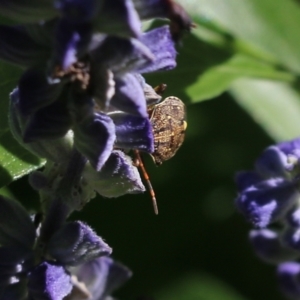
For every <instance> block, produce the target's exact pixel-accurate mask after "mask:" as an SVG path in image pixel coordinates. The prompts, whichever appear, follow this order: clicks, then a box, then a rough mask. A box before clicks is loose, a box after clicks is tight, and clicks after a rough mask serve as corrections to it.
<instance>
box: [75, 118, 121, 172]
mask: <svg viewBox="0 0 300 300" xmlns="http://www.w3.org/2000/svg"><path fill="white" fill-rule="evenodd" d="M74 134H75V136H74V143H75V146H76V147H77V149H78V150H79V151H80V152H81V153H82V154H84V155H85V156H86V157H87V158H88V159H89V161H90V163H91V165H92V166H93V167H94V168H95V169H96V170H97V171H99V170H100V169H101V168H102V166H103V165H104V163H105V162H106V160H107V159H108V157H109V156H110V154H111V151H112V150H113V146H114V142H115V138H116V136H115V126H114V123H113V121H112V120H111V118H110V117H108V116H107V115H105V114H102V113H98V114H95V115H94V116H93V117H90V118H86V119H85V120H84V121H83V122H81V123H79V124H76V126H74Z"/></svg>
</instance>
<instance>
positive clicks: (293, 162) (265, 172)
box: [235, 138, 300, 299]
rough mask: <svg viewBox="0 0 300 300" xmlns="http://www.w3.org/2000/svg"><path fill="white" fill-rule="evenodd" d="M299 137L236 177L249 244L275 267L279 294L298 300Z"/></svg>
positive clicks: (273, 149)
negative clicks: (248, 228) (250, 225)
mask: <svg viewBox="0 0 300 300" xmlns="http://www.w3.org/2000/svg"><path fill="white" fill-rule="evenodd" d="M299 159H300V138H298V139H295V140H291V141H288V142H282V143H279V144H277V145H275V146H270V147H268V148H267V149H266V150H265V151H264V152H263V153H262V155H261V156H260V157H259V158H258V159H257V160H256V163H255V170H254V171H243V172H240V173H238V174H237V176H236V183H237V186H238V190H239V195H238V197H237V198H236V201H235V202H236V205H237V207H238V209H239V211H240V212H242V213H243V214H244V216H245V217H246V219H247V220H249V221H251V222H252V223H253V225H254V226H256V227H259V228H262V229H259V230H252V231H251V233H250V242H251V244H252V245H253V247H254V250H255V252H256V254H257V255H258V256H259V257H260V258H261V259H263V260H264V261H265V262H267V263H271V264H278V269H277V276H278V279H279V285H280V288H281V290H282V292H283V293H284V294H285V295H286V296H287V297H288V298H290V299H300V280H299V279H300V265H299V263H298V262H294V261H293V260H298V259H299V256H300V238H299V237H300V206H299V204H300V202H299V199H300V194H299V178H300V168H299V167H300V160H299ZM266 227H269V228H266Z"/></svg>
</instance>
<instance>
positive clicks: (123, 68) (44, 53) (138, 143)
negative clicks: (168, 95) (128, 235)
mask: <svg viewBox="0 0 300 300" xmlns="http://www.w3.org/2000/svg"><path fill="white" fill-rule="evenodd" d="M31 1H32V2H33V3H35V2H37V1H34V0H31ZM31 1H26V4H25V3H21V2H22V1H21V2H20V1H11V2H12V3H14V5H13V4H12V3H11V2H9V1H2V2H0V13H1V9H2V10H3V12H6V11H9V13H8V14H9V15H11V14H13V11H15V12H16V13H15V15H13V16H14V17H15V19H17V20H22V17H21V16H20V15H19V13H20V12H21V11H24V13H25V11H27V10H28V9H29V7H30V8H31V7H32V6H34V4H33V3H31ZM27 2H29V3H28V4H27ZM45 2H46V3H47V5H45V7H44V10H45V11H42V12H41V13H42V15H40V16H39V18H42V16H45V17H47V19H46V20H43V22H41V21H40V22H35V23H29V24H28V23H24V24H22V25H20V24H18V25H16V26H5V25H0V41H1V46H0V58H1V59H3V60H6V61H8V62H10V63H13V64H17V65H19V66H21V67H23V68H25V69H26V70H25V72H24V73H23V75H22V76H21V78H20V80H19V83H18V86H17V88H16V89H15V90H14V91H13V92H12V93H11V101H10V128H11V131H12V132H13V134H14V136H15V138H16V139H17V140H18V141H19V142H20V143H21V144H22V145H23V146H24V147H26V148H27V149H28V150H30V151H31V152H33V153H34V154H36V155H38V156H40V157H44V158H46V159H48V160H50V161H53V162H55V163H65V162H66V161H67V160H68V159H69V157H70V151H71V149H72V147H73V146H74V147H75V148H76V149H77V150H78V151H79V152H80V153H81V154H82V155H83V156H84V157H86V158H87V160H88V164H87V168H88V169H89V165H90V166H91V167H92V168H93V169H94V170H95V171H96V172H93V171H90V170H89V171H87V173H88V174H89V177H92V178H93V180H90V179H89V182H97V184H93V183H92V185H93V188H94V189H96V186H97V187H98V189H97V191H98V192H99V193H100V194H102V195H104V196H106V197H116V196H120V195H121V194H125V193H137V192H141V191H144V186H143V184H142V183H141V180H140V176H139V174H138V172H137V171H136V170H135V169H136V168H135V167H133V166H132V162H131V159H130V157H128V156H127V155H124V152H123V151H124V150H125V151H126V150H129V149H136V150H141V151H144V152H147V153H151V152H153V151H154V145H153V132H152V127H151V123H150V121H149V116H148V112H147V101H151V100H152V99H151V97H150V99H148V98H147V97H146V95H147V94H151V93H152V95H154V98H156V100H160V98H161V97H160V96H159V95H157V94H156V93H155V91H154V90H153V89H152V88H151V87H150V86H149V85H148V84H146V82H145V80H144V78H143V77H142V75H141V74H144V73H148V72H154V71H161V70H169V69H172V68H174V67H175V66H176V61H175V58H176V50H175V47H174V38H178V36H179V35H180V33H181V32H182V30H183V29H188V28H189V27H190V26H191V22H190V19H189V18H188V17H187V16H186V14H185V13H184V10H183V9H182V8H181V7H180V6H179V5H178V4H176V3H175V2H173V1H170V0H159V1H146V0H143V1H137V0H136V1H131V0H114V1H109V0H106V1H104V0H102V1H100V0H88V1H83V0H81V1H79V0H77V1H75V0H73V1H67V0H56V1H54V3H53V7H51V5H49V3H51V2H52V1H50V0H48V1H45ZM31 5H32V6H31ZM38 7H39V8H40V9H41V5H40V4H37V8H36V9H38ZM41 10H42V9H41ZM33 11H35V10H33ZM49 15H51V16H53V17H52V18H49ZM153 17H160V18H161V17H165V18H169V19H171V26H168V25H165V26H162V27H159V28H155V29H153V30H150V31H148V32H146V33H143V32H142V30H141V21H142V20H144V19H148V18H153ZM28 18H29V19H31V18H32V19H34V20H36V18H37V16H36V15H35V14H34V15H32V16H30V15H28ZM149 90H150V92H149ZM58 149H59V150H58ZM120 150H122V151H120ZM109 162H110V163H109ZM105 164H107V165H109V166H111V167H115V168H114V169H111V167H110V168H109V167H108V166H107V165H106V169H110V170H106V171H107V172H104V173H103V174H105V173H107V174H108V175H107V176H103V174H101V175H99V174H97V172H99V171H100V170H101V169H102V168H103V167H104V166H105ZM118 170H122V171H120V172H119V171H118ZM91 173H93V174H92V175H91ZM112 174H114V175H113V177H114V179H115V178H118V179H120V180H121V181H122V185H121V184H119V185H115V187H116V191H113V189H110V190H108V189H104V190H103V191H102V190H101V189H100V188H99V186H100V185H102V186H106V185H107V184H108V182H106V181H109V183H110V185H111V180H110V179H111V177H112ZM98 183H99V184H98ZM121 187H123V188H121Z"/></svg>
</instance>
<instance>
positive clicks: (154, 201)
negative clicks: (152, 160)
mask: <svg viewBox="0 0 300 300" xmlns="http://www.w3.org/2000/svg"><path fill="white" fill-rule="evenodd" d="M133 151H134V154H135V156H136V161H135V165H136V166H137V167H139V168H140V169H141V171H142V174H143V176H144V179H145V181H146V183H147V186H148V189H149V193H150V196H151V199H152V204H153V209H154V213H155V214H156V215H158V208H157V203H156V198H155V192H154V189H153V187H152V184H151V181H150V178H149V175H148V173H147V171H146V169H145V166H144V164H143V161H142V158H141V156H140V152H139V151H138V150H133Z"/></svg>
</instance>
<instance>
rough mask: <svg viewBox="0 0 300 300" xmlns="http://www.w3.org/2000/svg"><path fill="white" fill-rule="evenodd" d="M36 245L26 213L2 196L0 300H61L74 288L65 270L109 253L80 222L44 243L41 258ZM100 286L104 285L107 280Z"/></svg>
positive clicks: (103, 244) (98, 238) (55, 234)
mask: <svg viewBox="0 0 300 300" xmlns="http://www.w3.org/2000/svg"><path fill="white" fill-rule="evenodd" d="M38 241H39V234H38V232H37V231H36V229H35V227H34V225H33V223H32V220H31V219H30V217H29V216H28V214H27V212H26V210H25V209H24V208H23V207H22V206H21V205H20V204H19V203H18V202H16V201H14V200H10V199H7V198H4V197H2V196H1V197H0V242H1V247H0V265H1V278H2V280H1V285H0V290H1V291H2V296H1V297H2V298H1V299H21V298H19V296H18V297H17V296H15V295H26V294H27V293H29V295H31V297H32V298H33V299H51V300H52V299H53V300H61V299H63V298H64V297H65V296H67V295H68V294H70V293H71V291H72V290H73V288H74V283H73V282H72V278H71V275H70V273H69V271H68V270H67V268H68V267H71V266H78V267H79V266H81V265H85V264H86V263H89V262H91V261H94V260H95V259H98V258H99V257H102V256H107V255H110V254H111V252H112V249H111V248H110V247H109V246H108V245H107V244H106V243H105V242H104V241H103V240H102V239H101V238H100V237H98V236H97V235H96V233H95V232H94V231H93V230H92V229H91V228H90V227H89V226H88V225H86V224H84V223H82V222H79V221H77V222H71V223H66V224H65V225H64V226H62V227H61V228H59V229H58V230H57V231H56V232H54V234H52V235H51V237H50V239H49V240H48V241H46V242H44V243H43V245H44V246H43V253H42V255H41V253H40V248H39V247H37V248H35V243H39V242H38ZM111 264H113V263H111ZM114 279H115V278H113V279H112V281H113V280H114ZM118 283H119V279H118V278H117V279H116V282H115V284H116V285H118ZM103 284H107V283H106V279H103ZM110 284H111V285H113V284H114V283H113V282H111V283H110ZM109 291H110V290H109ZM4 296H5V297H11V298H5V297H4ZM3 297H4V298H3Z"/></svg>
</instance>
